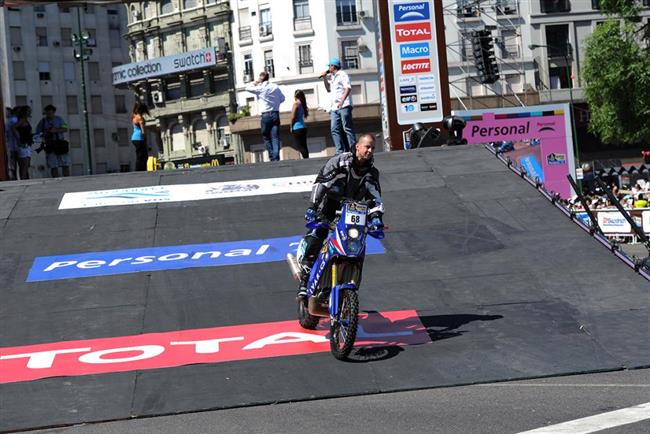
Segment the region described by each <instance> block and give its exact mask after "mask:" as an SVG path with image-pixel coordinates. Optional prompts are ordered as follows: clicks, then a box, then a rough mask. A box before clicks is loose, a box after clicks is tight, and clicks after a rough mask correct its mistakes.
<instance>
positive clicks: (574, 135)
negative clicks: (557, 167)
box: [528, 41, 582, 189]
mask: <svg viewBox="0 0 650 434" xmlns="http://www.w3.org/2000/svg"><path fill="white" fill-rule="evenodd" d="M528 48H529V49H530V50H531V51H532V50H534V49H536V48H551V49H556V50H557V49H559V48H560V47H557V46H554V45H538V44H530V45H529V46H528ZM569 53H571V57H573V47H572V46H571V44H570V43H569V42H568V41H567V43H566V51H564V53H563V54H562V57H564V61H565V62H566V66H567V69H566V74H567V80H568V84H569V100H570V104H569V116H571V135H572V138H571V139H572V145H573V153H574V154H575V167H580V151H579V150H578V136H577V133H576V118H575V113H574V111H573V80H572V79H571V69H572V68H571V65H572V63H571V62H569ZM575 167H574V169H575ZM578 185H579V186H580V189H582V187H581V186H582V183H580V184H578Z"/></svg>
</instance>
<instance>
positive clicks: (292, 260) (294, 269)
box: [287, 253, 302, 281]
mask: <svg viewBox="0 0 650 434" xmlns="http://www.w3.org/2000/svg"><path fill="white" fill-rule="evenodd" d="M287 264H289V269H290V270H291V274H292V275H293V278H294V279H296V280H298V281H299V280H300V277H301V274H302V273H301V270H300V266H299V265H298V260H297V259H296V257H295V256H294V255H292V254H291V253H287Z"/></svg>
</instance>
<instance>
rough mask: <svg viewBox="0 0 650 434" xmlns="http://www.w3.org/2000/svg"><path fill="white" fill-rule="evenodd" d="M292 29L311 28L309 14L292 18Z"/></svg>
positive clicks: (302, 29) (303, 29) (304, 29)
mask: <svg viewBox="0 0 650 434" xmlns="http://www.w3.org/2000/svg"><path fill="white" fill-rule="evenodd" d="M293 30H294V32H299V31H306V30H312V27H311V16H308V17H296V18H294V19H293Z"/></svg>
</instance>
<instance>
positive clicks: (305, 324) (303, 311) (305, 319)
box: [298, 300, 320, 330]
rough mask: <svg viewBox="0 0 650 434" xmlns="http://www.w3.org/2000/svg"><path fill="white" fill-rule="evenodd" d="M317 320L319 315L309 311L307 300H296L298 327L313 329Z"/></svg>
mask: <svg viewBox="0 0 650 434" xmlns="http://www.w3.org/2000/svg"><path fill="white" fill-rule="evenodd" d="M319 320H320V318H319V317H317V316H314V315H311V314H310V313H309V310H308V309H307V300H298V322H299V323H300V327H302V328H304V329H307V330H315V329H316V326H318V321H319Z"/></svg>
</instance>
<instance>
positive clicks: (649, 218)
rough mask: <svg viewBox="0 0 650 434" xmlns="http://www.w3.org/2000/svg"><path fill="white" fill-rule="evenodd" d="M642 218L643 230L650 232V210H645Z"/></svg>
mask: <svg viewBox="0 0 650 434" xmlns="http://www.w3.org/2000/svg"><path fill="white" fill-rule="evenodd" d="M641 219H642V221H643V226H642V227H643V232H645V233H646V234H650V211H643V213H642V214H641Z"/></svg>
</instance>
